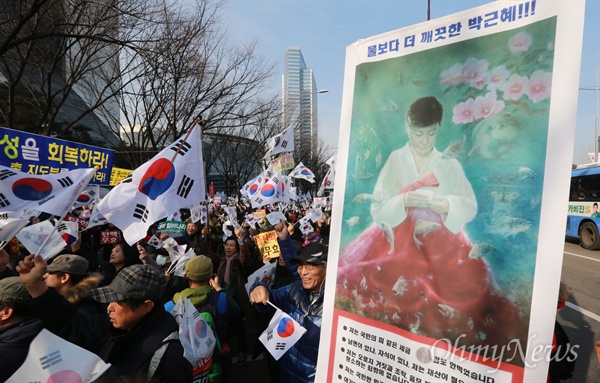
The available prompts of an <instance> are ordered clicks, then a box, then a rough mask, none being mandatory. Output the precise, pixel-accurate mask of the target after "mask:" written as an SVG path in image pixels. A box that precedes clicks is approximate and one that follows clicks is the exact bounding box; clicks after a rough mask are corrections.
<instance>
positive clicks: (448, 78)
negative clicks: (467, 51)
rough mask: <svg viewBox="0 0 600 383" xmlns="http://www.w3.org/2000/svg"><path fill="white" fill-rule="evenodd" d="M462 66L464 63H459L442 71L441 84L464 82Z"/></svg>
mask: <svg viewBox="0 0 600 383" xmlns="http://www.w3.org/2000/svg"><path fill="white" fill-rule="evenodd" d="M462 67H463V66H462V64H458V63H457V64H454V65H453V66H452V67H451V68H450V69H446V70H445V71H443V72H442V73H440V84H446V85H458V84H460V83H461V82H463V80H464V79H463V76H462Z"/></svg>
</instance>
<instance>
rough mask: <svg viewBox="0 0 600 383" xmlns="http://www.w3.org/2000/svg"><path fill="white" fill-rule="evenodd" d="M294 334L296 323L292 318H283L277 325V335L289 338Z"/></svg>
mask: <svg viewBox="0 0 600 383" xmlns="http://www.w3.org/2000/svg"><path fill="white" fill-rule="evenodd" d="M293 333H294V321H293V320H292V318H287V317H286V318H281V320H280V321H279V324H278V325H277V335H279V337H281V338H287V337H288V336H290V335H292V334H293Z"/></svg>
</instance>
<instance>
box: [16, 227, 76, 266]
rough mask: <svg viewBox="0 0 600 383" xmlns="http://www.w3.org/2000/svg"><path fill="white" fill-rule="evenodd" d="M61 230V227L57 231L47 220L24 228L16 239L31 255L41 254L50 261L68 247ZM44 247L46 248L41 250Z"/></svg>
mask: <svg viewBox="0 0 600 383" xmlns="http://www.w3.org/2000/svg"><path fill="white" fill-rule="evenodd" d="M65 223H66V222H65ZM75 225H77V224H75ZM61 229H62V228H61V227H59V228H56V230H55V228H54V225H53V224H52V223H51V222H50V220H46V221H42V222H40V223H36V224H35V225H31V226H27V227H24V228H23V229H21V231H20V232H19V233H18V234H17V235H16V237H17V238H18V239H19V241H20V242H21V243H22V244H23V246H25V248H26V249H27V250H28V251H29V252H30V253H32V254H40V255H41V256H42V258H44V259H50V258H52V257H53V256H55V255H56V254H58V253H60V251H61V250H62V249H64V248H65V247H66V246H67V243H66V242H65V241H64V239H63V237H62V234H63V233H62V232H61ZM65 230H66V227H65ZM48 237H50V238H48ZM44 243H45V244H44ZM42 245H44V246H43V247H42V248H40V246H42Z"/></svg>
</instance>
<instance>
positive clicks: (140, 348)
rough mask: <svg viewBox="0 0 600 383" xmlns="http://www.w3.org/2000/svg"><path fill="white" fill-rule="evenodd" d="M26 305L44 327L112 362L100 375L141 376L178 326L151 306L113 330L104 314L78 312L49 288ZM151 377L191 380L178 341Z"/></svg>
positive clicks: (170, 346) (166, 353)
mask: <svg viewBox="0 0 600 383" xmlns="http://www.w3.org/2000/svg"><path fill="white" fill-rule="evenodd" d="M30 308H31V309H32V311H34V313H35V314H36V315H37V316H38V317H39V318H40V319H42V321H43V322H44V325H45V326H46V328H48V329H49V330H50V331H52V332H54V333H61V334H62V335H61V336H63V337H64V338H65V339H66V340H68V341H70V342H74V343H75V342H76V341H77V340H79V341H81V342H85V343H86V344H95V345H96V347H97V349H96V350H94V351H95V353H96V354H97V355H98V356H100V357H101V358H102V359H103V360H104V361H105V362H107V363H111V364H112V366H111V367H110V368H109V369H108V371H106V373H105V375H103V376H106V377H117V376H127V377H133V376H138V375H140V374H141V375H143V376H145V375H146V374H147V371H148V366H149V364H150V360H151V359H152V356H153V355H154V352H155V351H156V349H157V348H158V347H159V346H160V345H161V343H162V341H163V340H164V339H165V338H166V337H167V336H168V335H169V334H171V333H172V332H173V331H177V330H178V328H179V327H178V325H177V322H176V321H175V319H174V318H173V316H171V315H170V314H169V313H167V312H166V311H165V310H164V308H163V307H162V306H160V305H155V308H154V309H153V310H152V311H151V312H150V313H148V314H146V315H145V316H144V317H143V318H142V320H141V321H140V322H139V323H138V324H137V325H136V327H135V328H133V329H132V330H129V331H127V330H119V329H115V328H114V327H113V326H112V325H111V323H110V318H109V316H108V315H107V314H106V313H103V314H100V315H88V314H83V313H80V312H78V311H77V310H76V307H75V305H73V304H71V303H69V302H67V301H66V300H65V299H64V298H63V297H61V296H60V295H59V294H58V293H57V292H56V290H54V289H51V288H50V289H48V291H46V292H45V293H44V294H42V295H41V296H39V297H37V298H35V299H33V300H32V301H31V303H30ZM154 377H155V378H156V379H157V380H158V381H159V382H164V383H167V382H191V381H192V365H191V364H190V363H189V362H188V361H187V360H186V359H185V358H184V357H183V347H182V346H181V343H180V342H179V340H173V341H170V342H169V345H168V347H167V348H166V350H165V353H164V355H163V357H162V359H161V362H160V364H159V365H158V368H157V369H156V372H155V374H154Z"/></svg>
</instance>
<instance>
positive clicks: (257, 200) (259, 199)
mask: <svg viewBox="0 0 600 383" xmlns="http://www.w3.org/2000/svg"><path fill="white" fill-rule="evenodd" d="M255 201H256V202H257V203H263V199H262V198H260V197H256V199H255Z"/></svg>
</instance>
